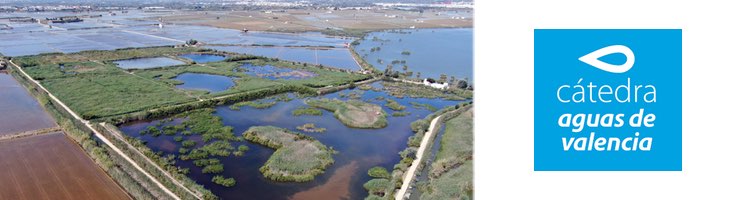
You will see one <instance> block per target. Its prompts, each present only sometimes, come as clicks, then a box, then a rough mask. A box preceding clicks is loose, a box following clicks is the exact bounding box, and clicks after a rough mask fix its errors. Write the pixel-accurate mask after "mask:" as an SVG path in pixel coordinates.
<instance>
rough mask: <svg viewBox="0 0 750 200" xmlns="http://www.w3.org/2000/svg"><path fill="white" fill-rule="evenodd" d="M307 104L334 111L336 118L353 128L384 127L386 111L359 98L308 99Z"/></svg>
mask: <svg viewBox="0 0 750 200" xmlns="http://www.w3.org/2000/svg"><path fill="white" fill-rule="evenodd" d="M305 103H307V105H310V106H312V107H316V108H321V109H324V110H328V111H331V112H333V114H334V116H336V119H338V120H339V121H341V122H342V123H344V125H346V126H348V127H352V128H373V129H376V128H384V127H386V126H387V125H388V121H387V120H386V118H385V117H386V113H385V111H383V108H381V107H380V106H378V105H375V104H371V103H365V102H363V101H359V100H348V101H341V100H338V99H308V100H307V101H305Z"/></svg>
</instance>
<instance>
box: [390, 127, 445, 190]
mask: <svg viewBox="0 0 750 200" xmlns="http://www.w3.org/2000/svg"><path fill="white" fill-rule="evenodd" d="M442 117H443V115H441V116H438V117H436V118H435V119H432V122H430V129H428V130H427V132H426V133H425V135H424V137H423V138H422V142H421V143H419V150H417V159H414V161H413V162H412V164H411V166H410V167H409V171H407V172H406V175H405V176H404V182H403V184H401V189H400V190H398V192H397V193H396V200H402V199H404V196H405V195H406V191H408V190H409V184H411V182H412V180H413V179H414V173H416V171H417V167H419V163H421V162H422V157H423V155H424V152H425V150H426V149H427V146H429V145H428V143H429V142H430V139H431V138H432V135H434V134H435V132H436V130H435V126H437V124H438V122H440V118H442Z"/></svg>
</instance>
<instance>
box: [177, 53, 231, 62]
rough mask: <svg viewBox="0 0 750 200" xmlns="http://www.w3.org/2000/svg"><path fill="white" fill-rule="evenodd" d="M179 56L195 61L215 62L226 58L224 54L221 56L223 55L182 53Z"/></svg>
mask: <svg viewBox="0 0 750 200" xmlns="http://www.w3.org/2000/svg"><path fill="white" fill-rule="evenodd" d="M180 57H183V58H187V59H190V60H192V61H195V62H196V63H209V62H217V61H222V60H224V59H225V58H226V56H223V55H214V54H197V53H190V54H183V55H180Z"/></svg>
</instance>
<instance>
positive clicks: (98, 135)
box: [10, 61, 201, 199]
mask: <svg viewBox="0 0 750 200" xmlns="http://www.w3.org/2000/svg"><path fill="white" fill-rule="evenodd" d="M10 64H11V65H13V66H14V67H15V68H16V69H17V70H18V71H20V72H21V73H22V74H23V75H24V76H26V78H27V79H29V80H30V81H31V82H33V83H34V84H35V85H36V86H37V87H39V88H41V89H42V90H44V92H45V93H47V96H49V97H50V99H51V100H53V101H55V102H57V103H58V104H59V105H61V106H62V107H63V108H64V109H65V111H66V112H68V113H69V114H70V115H71V116H73V117H74V118H75V119H76V120H78V121H80V122H81V123H83V124H84V125H86V127H87V128H89V129H90V130H91V131H92V132H93V133H94V135H95V136H96V137H97V138H99V139H100V140H101V141H102V142H104V143H105V144H107V146H109V147H110V148H112V149H113V150H114V151H115V152H117V154H119V155H120V156H122V157H123V158H124V159H125V160H126V161H128V162H129V163H130V164H131V165H132V166H133V167H135V168H136V169H138V171H140V172H141V173H143V174H144V175H146V177H148V178H149V179H150V180H151V181H152V182H154V184H156V185H157V186H159V188H161V189H162V190H163V191H164V192H165V193H167V194H168V195H169V196H171V197H172V198H174V199H180V197H178V196H177V195H176V194H174V193H173V192H172V191H170V190H169V189H168V188H167V187H165V186H164V185H162V183H161V182H159V181H158V180H157V179H156V178H154V177H153V176H151V174H149V173H148V172H146V170H144V169H143V168H141V167H140V166H139V165H138V164H137V163H136V162H135V161H133V160H132V159H131V158H130V157H128V156H127V155H126V154H125V153H123V152H122V151H121V150H120V149H119V148H117V146H115V145H114V144H113V143H112V142H111V141H110V140H109V139H107V137H104V135H102V134H101V133H99V131H97V130H96V129H94V127H93V126H92V125H91V123H90V122H89V121H88V120H85V119H83V118H81V117H80V116H78V114H76V113H75V112H73V110H71V109H70V108H68V106H67V105H65V104H64V103H63V102H62V101H60V100H59V99H57V97H55V95H52V93H50V92H49V91H48V90H47V88H45V87H44V86H42V84H40V83H39V81H36V80H34V79H33V78H31V76H29V74H27V73H26V71H23V69H21V67H19V66H18V65H16V64H15V63H13V61H10ZM149 161H150V160H149ZM150 163H151V164H152V165H154V166H155V167H157V168H158V169H161V168H159V167H158V166H156V165H155V164H154V163H153V162H150ZM164 175H166V176H167V177H169V178H170V179H172V180H175V179H174V178H173V177H172V176H171V175H170V174H164ZM175 184H177V185H178V186H180V187H182V188H184V189H186V190H187V188H186V187H185V186H183V185H182V184H180V183H175ZM187 191H188V192H190V193H191V194H193V195H194V196H195V197H196V198H198V199H201V198H200V197H199V196H197V195H195V194H194V193H192V191H190V190H187Z"/></svg>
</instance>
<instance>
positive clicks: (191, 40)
mask: <svg viewBox="0 0 750 200" xmlns="http://www.w3.org/2000/svg"><path fill="white" fill-rule="evenodd" d="M185 44H187V45H196V44H198V40H194V39H190V40H188V41H187V42H185Z"/></svg>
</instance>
